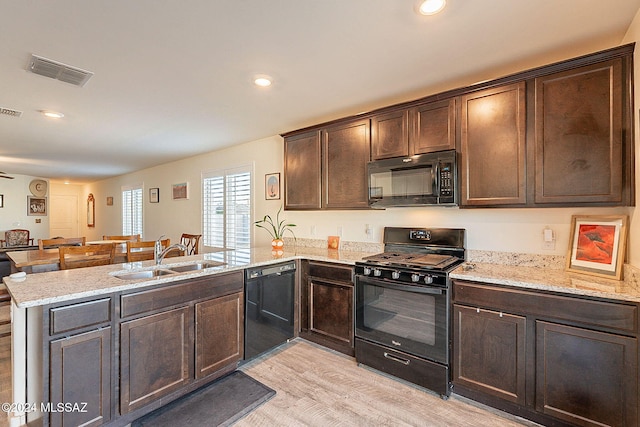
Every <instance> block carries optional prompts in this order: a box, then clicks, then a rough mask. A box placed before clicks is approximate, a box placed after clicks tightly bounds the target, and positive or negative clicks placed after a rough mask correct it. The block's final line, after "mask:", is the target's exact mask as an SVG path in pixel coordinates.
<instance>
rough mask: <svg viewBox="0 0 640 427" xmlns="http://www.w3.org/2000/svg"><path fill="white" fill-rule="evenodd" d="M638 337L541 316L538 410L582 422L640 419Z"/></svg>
mask: <svg viewBox="0 0 640 427" xmlns="http://www.w3.org/2000/svg"><path fill="white" fill-rule="evenodd" d="M637 383H638V343H637V340H636V339H635V338H629V337H624V336H621V335H614V334H609V333H603V332H595V331H591V330H587V329H582V328H575V327H571V326H563V325H558V324H553V323H547V322H542V321H538V322H536V410H537V411H540V412H544V413H545V414H549V415H552V416H554V417H556V418H559V419H562V420H564V421H567V422H569V423H574V424H576V425H582V426H596V425H597V426H603V425H609V426H637V425H638V389H637Z"/></svg>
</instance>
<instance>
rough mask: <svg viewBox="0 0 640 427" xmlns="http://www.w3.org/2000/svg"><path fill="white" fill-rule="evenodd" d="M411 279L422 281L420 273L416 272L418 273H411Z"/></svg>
mask: <svg viewBox="0 0 640 427" xmlns="http://www.w3.org/2000/svg"><path fill="white" fill-rule="evenodd" d="M411 281H412V282H419V281H420V275H419V274H416V273H414V274H412V275H411Z"/></svg>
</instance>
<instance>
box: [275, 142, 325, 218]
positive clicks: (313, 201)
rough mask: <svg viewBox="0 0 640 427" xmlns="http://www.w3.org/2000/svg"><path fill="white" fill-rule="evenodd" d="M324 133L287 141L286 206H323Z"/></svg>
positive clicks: (315, 207)
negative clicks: (321, 142) (321, 143)
mask: <svg viewBox="0 0 640 427" xmlns="http://www.w3.org/2000/svg"><path fill="white" fill-rule="evenodd" d="M321 165H322V164H321V146H320V132H319V131H313V132H308V133H305V134H301V135H295V136H291V137H288V138H286V139H285V140H284V206H285V209H320V208H321V207H322V205H321V197H320V195H321V185H322V180H321V178H322V177H321V175H320V169H321Z"/></svg>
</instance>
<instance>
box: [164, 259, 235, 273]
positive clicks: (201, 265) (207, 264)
mask: <svg viewBox="0 0 640 427" xmlns="http://www.w3.org/2000/svg"><path fill="white" fill-rule="evenodd" d="M224 264H225V263H224V262H219V261H203V262H196V263H195V264H185V265H178V266H175V267H169V270H171V271H175V272H176V273H185V272H187V271H197V270H204V269H205V268H212V267H220V266H221V265H224Z"/></svg>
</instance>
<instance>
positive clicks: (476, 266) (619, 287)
mask: <svg viewBox="0 0 640 427" xmlns="http://www.w3.org/2000/svg"><path fill="white" fill-rule="evenodd" d="M628 270H629V271H626V272H625V280H622V281H618V280H611V279H601V278H598V277H597V276H589V275H586V274H579V273H570V272H566V271H564V270H560V269H553V268H541V267H533V266H527V267H523V266H519V265H499V264H490V263H476V262H467V263H464V264H462V265H460V266H459V267H458V268H456V269H455V270H454V271H453V272H452V273H451V274H450V277H451V278H452V279H460V280H470V281H475V282H483V283H490V284H495V285H506V286H514V287H518V288H525V289H533V290H543V291H554V292H562V293H568V294H576V295H581V296H592V297H598V298H608V299H613V300H620V301H629V302H636V303H637V302H640V286H639V283H640V282H639V277H638V275H637V271H636V272H634V271H631V269H628Z"/></svg>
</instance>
